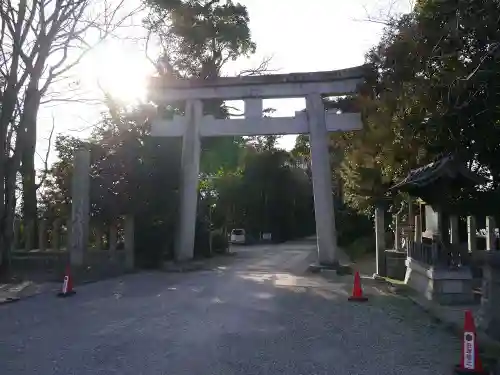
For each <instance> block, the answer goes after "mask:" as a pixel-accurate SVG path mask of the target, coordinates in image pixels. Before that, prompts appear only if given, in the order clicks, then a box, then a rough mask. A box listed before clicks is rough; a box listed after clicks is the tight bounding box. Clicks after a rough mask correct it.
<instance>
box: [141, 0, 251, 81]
mask: <svg viewBox="0 0 500 375" xmlns="http://www.w3.org/2000/svg"><path fill="white" fill-rule="evenodd" d="M147 3H148V4H150V5H151V12H150V13H149V16H148V17H147V18H146V20H145V25H146V27H147V28H148V29H149V30H150V31H151V32H153V33H155V34H156V35H157V36H158V37H159V39H160V41H161V45H162V47H163V48H164V51H163V54H162V56H161V58H160V60H159V62H158V63H159V65H158V66H159V68H160V69H162V71H163V73H165V74H172V75H174V76H183V77H199V78H203V79H211V78H215V77H217V76H219V74H220V69H221V67H222V66H223V65H224V64H225V63H226V62H228V61H230V60H236V59H237V58H238V57H240V56H244V55H248V54H252V53H254V52H255V48H256V46H255V43H253V42H252V40H251V36H250V28H249V26H248V23H249V17H248V12H247V9H246V7H245V6H243V5H241V4H239V3H233V2H232V1H225V0H224V1H222V0H190V1H183V0H147Z"/></svg>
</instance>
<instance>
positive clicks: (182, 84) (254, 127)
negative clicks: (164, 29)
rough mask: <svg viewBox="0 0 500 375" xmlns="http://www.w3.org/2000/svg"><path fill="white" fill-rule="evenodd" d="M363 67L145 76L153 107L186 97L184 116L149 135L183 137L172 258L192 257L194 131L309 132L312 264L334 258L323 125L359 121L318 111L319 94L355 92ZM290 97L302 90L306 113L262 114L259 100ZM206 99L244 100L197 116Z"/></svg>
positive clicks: (357, 125) (348, 125) (158, 124)
mask: <svg viewBox="0 0 500 375" xmlns="http://www.w3.org/2000/svg"><path fill="white" fill-rule="evenodd" d="M363 73H364V67H363V66H358V67H354V68H349V69H343V70H336V71H330V72H313V73H292V74H279V75H263V76H251V77H224V78H218V79H216V80H211V81H208V80H200V79H191V80H182V79H181V80H172V81H168V80H165V79H160V78H154V79H153V80H152V81H151V84H150V99H151V100H152V101H153V102H155V103H156V104H158V105H159V106H160V107H161V106H163V105H166V104H167V103H172V102H178V101H186V110H185V116H177V115H175V116H174V118H173V119H161V118H158V119H156V120H154V121H153V124H152V130H151V134H152V136H153V137H183V143H182V172H181V173H182V177H181V184H182V185H181V187H182V188H181V201H180V218H179V219H180V222H179V230H178V233H177V240H176V245H175V255H176V259H177V260H178V261H185V260H189V259H192V258H193V254H194V239H195V224H196V211H197V203H198V199H197V198H198V175H199V170H200V153H201V148H200V138H201V137H217V136H252V135H271V134H307V133H308V134H309V135H310V146H311V169H312V179H313V192H314V208H315V218H316V235H317V240H318V263H319V264H320V265H321V266H326V267H334V266H336V265H337V264H338V260H337V257H336V248H337V233H336V229H335V217H334V209H333V195H332V181H331V169H330V161H329V153H328V142H329V139H328V132H331V131H350V130H356V129H361V127H362V123H361V118H360V115H359V114H357V113H344V114H338V113H337V112H336V111H335V112H333V111H332V112H329V111H325V108H324V105H323V100H322V97H323V96H325V95H330V96H339V95H345V94H349V93H354V92H356V88H357V85H358V84H359V83H360V82H361V81H362V80H363ZM297 97H299V98H300V97H302V98H304V97H305V99H306V111H305V112H297V113H296V114H295V116H294V117H277V118H268V117H263V106H262V100H263V99H273V98H297ZM207 99H208V100H209V99H220V100H243V101H244V103H245V110H244V118H242V119H216V118H214V117H213V116H204V115H203V100H207Z"/></svg>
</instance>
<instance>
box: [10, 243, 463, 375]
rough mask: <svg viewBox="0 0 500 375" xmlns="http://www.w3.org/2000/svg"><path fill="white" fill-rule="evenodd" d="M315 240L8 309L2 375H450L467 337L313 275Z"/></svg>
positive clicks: (397, 303) (398, 302)
mask: <svg viewBox="0 0 500 375" xmlns="http://www.w3.org/2000/svg"><path fill="white" fill-rule="evenodd" d="M311 249H312V248H311V244H309V243H291V244H283V245H279V246H256V247H249V248H245V249H240V251H239V254H238V256H236V257H232V258H231V259H230V260H229V259H226V260H225V261H224V262H223V264H225V265H224V266H220V267H215V268H214V269H213V270H208V271H198V272H191V273H184V274H167V273H154V272H152V273H140V274H135V275H129V276H126V277H123V278H119V279H113V280H107V281H102V282H98V283H94V284H88V285H85V286H80V287H79V288H78V289H77V295H76V296H74V297H72V298H68V299H58V298H56V297H55V296H54V295H53V294H52V293H49V294H44V295H39V296H36V297H33V298H30V299H26V300H24V301H21V302H17V303H15V304H9V305H2V306H0V374H2V375H35V374H37V375H38V374H39V375H87V374H88V375H100V374H102V375H104V374H106V375H108V374H120V375H141V374H143V375H181V374H186V375H198V374H199V375H233V374H234V375H237V374H241V375H243V374H245V375H260V374H273V375H276V374H285V375H299V374H303V375H320V374H321V375H322V374H325V375H326V374H328V375H334V374H339V375H347V374H353V375H363V374H370V375H378V374H384V375H391V374H394V375H400V374H401V375H402V374H404V375H424V374H429V375H431V374H432V375H440V374H442V375H448V374H450V373H451V371H450V369H451V366H452V365H453V364H454V363H455V362H456V361H458V359H459V358H458V355H459V351H458V344H457V342H456V341H457V340H456V339H454V338H452V337H451V336H450V335H449V334H448V333H446V332H445V331H443V330H442V329H440V328H439V327H436V326H434V325H433V324H432V323H431V322H430V320H429V319H428V318H427V317H426V316H424V315H423V314H422V313H421V312H420V311H419V310H418V309H417V308H416V307H413V306H412V305H411V303H409V302H407V301H406V300H403V299H400V298H397V297H393V296H388V295H383V294H376V293H371V289H370V288H369V287H367V288H366V289H367V291H368V293H370V294H372V295H370V301H369V302H368V303H367V304H363V305H358V304H352V303H349V302H347V301H346V296H347V294H348V291H349V290H348V289H349V288H350V285H348V284H346V283H345V278H342V280H340V279H339V280H336V281H335V280H334V281H330V282H326V281H325V280H324V279H320V278H319V277H317V276H304V275H303V271H304V269H305V266H306V265H307V263H308V259H310V251H311Z"/></svg>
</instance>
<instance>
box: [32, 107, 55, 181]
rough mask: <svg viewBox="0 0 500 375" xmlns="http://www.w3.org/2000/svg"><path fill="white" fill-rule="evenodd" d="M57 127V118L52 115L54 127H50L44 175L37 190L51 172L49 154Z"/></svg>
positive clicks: (44, 161)
mask: <svg viewBox="0 0 500 375" xmlns="http://www.w3.org/2000/svg"><path fill="white" fill-rule="evenodd" d="M55 128H56V120H55V119H54V116H52V128H51V129H50V134H49V139H48V141H49V144H48V146H47V152H46V153H45V159H44V160H43V165H44V168H43V171H42V177H41V178H40V182H39V183H38V184H36V185H35V186H36V190H38V189H39V188H40V186H42V185H43V184H44V182H45V180H46V178H47V174H48V173H49V156H50V149H51V148H52V136H53V135H54V129H55Z"/></svg>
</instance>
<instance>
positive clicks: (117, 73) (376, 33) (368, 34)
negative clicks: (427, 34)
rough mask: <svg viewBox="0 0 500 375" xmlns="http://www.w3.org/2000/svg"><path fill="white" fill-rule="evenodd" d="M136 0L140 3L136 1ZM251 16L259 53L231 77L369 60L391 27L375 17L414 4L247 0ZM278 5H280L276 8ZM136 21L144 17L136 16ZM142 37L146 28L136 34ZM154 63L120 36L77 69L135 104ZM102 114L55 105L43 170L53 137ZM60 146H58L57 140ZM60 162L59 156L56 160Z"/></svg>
mask: <svg viewBox="0 0 500 375" xmlns="http://www.w3.org/2000/svg"><path fill="white" fill-rule="evenodd" d="M131 1H135V0H131ZM239 2H240V3H242V4H244V5H245V6H246V7H247V9H248V12H249V16H250V29H251V34H252V39H253V40H254V42H255V43H256V44H257V52H256V53H255V55H253V56H252V57H250V58H248V59H247V58H245V59H240V60H238V61H236V62H232V63H231V64H230V65H228V66H227V67H226V69H225V72H224V73H225V74H226V75H233V74H237V73H238V72H239V71H241V70H243V69H245V68H249V67H255V66H257V65H259V62H260V61H262V59H264V58H266V57H272V60H271V64H270V68H272V69H273V70H275V71H276V73H291V72H307V71H311V72H313V71H325V70H336V69H343V68H348V67H352V66H357V65H361V64H363V63H364V55H365V53H366V52H367V51H368V50H369V49H370V48H371V47H372V46H374V45H375V44H376V43H377V42H378V41H379V39H380V37H381V35H382V31H383V26H382V25H380V24H379V23H375V22H369V21H367V18H368V17H369V16H371V17H375V18H378V17H381V18H384V17H385V15H386V14H387V13H389V12H390V13H391V14H397V13H402V12H407V11H409V9H410V7H411V3H410V1H409V0H308V1H307V2H304V1H303V0H239ZM271 3H272V5H271ZM134 22H135V23H136V24H139V23H140V19H139V20H138V19H135V20H134ZM133 32H134V33H135V34H141V30H140V28H139V29H135V30H134V31H133ZM151 72H152V66H151V64H150V62H149V61H148V59H147V58H146V55H145V52H144V48H143V46H142V45H141V43H137V42H134V41H132V40H129V39H124V40H117V39H112V40H109V41H107V42H106V43H105V44H102V45H100V46H99V47H98V48H96V49H95V50H94V51H92V52H91V53H90V54H89V55H88V56H87V57H86V58H85V59H84V60H83V61H82V63H81V64H80V65H79V66H78V67H77V68H75V70H74V71H73V75H74V77H75V79H77V80H78V81H79V82H80V83H81V85H82V86H83V87H84V88H85V91H86V92H87V93H88V92H90V93H91V95H92V96H93V97H94V96H95V97H99V96H100V95H101V94H100V90H99V89H98V87H99V85H100V86H101V87H104V88H106V89H107V90H109V91H110V92H111V93H112V94H113V95H115V96H117V97H118V98H120V99H122V100H124V101H126V102H133V101H134V100H137V99H138V98H140V97H144V96H145V93H146V89H145V85H146V82H145V81H146V79H147V77H148V75H149V74H150V73H151ZM264 107H272V108H275V109H276V110H277V112H276V113H275V114H274V116H290V115H293V114H294V113H295V111H299V110H302V109H303V108H304V107H305V101H304V100H303V99H280V100H266V101H265V102H264ZM100 111H101V109H100V108H99V107H96V106H92V105H86V104H78V105H77V104H67V103H64V104H54V103H52V104H50V105H46V106H44V107H42V109H41V111H40V116H39V124H40V126H39V131H38V144H37V154H38V157H37V164H38V165H40V166H41V165H42V163H43V158H44V157H45V154H46V152H47V148H48V134H49V133H50V129H51V128H52V124H54V126H55V134H70V135H73V136H80V137H85V136H87V135H88V134H89V133H90V131H91V129H92V127H93V125H94V124H95V123H96V121H97V120H98V119H99V114H100ZM294 139H295V136H285V137H283V138H282V139H281V140H280V146H281V147H283V148H286V149H290V148H292V147H293V145H294ZM52 143H53V142H52ZM55 158H56V155H55V153H54V152H53V151H51V153H50V157H49V160H50V161H51V162H52V161H54V160H55Z"/></svg>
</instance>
